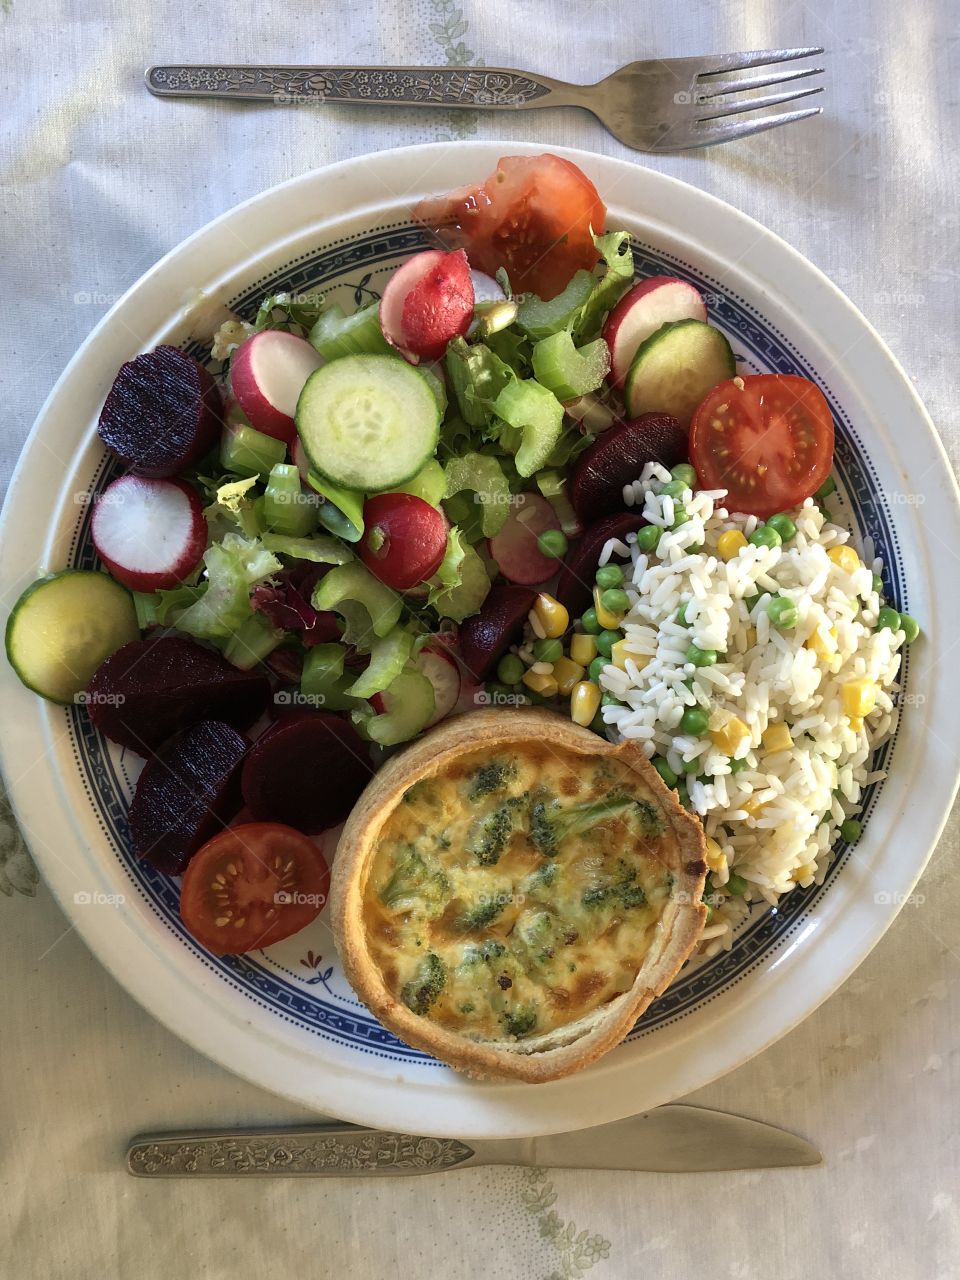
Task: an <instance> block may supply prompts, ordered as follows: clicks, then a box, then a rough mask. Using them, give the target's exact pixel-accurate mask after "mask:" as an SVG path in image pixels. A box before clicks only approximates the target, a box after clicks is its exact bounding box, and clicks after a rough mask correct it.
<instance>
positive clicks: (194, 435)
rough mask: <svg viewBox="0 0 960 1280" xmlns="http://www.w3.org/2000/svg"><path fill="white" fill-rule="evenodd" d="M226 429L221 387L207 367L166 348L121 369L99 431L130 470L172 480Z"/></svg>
mask: <svg viewBox="0 0 960 1280" xmlns="http://www.w3.org/2000/svg"><path fill="white" fill-rule="evenodd" d="M222 425H223V406H222V403H221V398H220V388H219V387H218V386H217V384H216V383H215V382H214V380H213V378H212V377H211V376H210V374H209V373H208V372H207V371H206V369H204V367H203V365H201V364H198V363H197V361H196V360H194V359H193V357H192V356H188V355H187V354H186V352H185V351H180V350H178V348H177V347H168V346H161V347H157V349H156V350H155V351H148V352H146V353H145V354H144V355H140V356H137V358H136V359H135V360H130V361H128V362H127V363H126V364H124V365H122V366H121V367H120V371H119V373H118V374H117V376H116V378H115V379H114V382H113V386H112V387H111V388H110V393H109V395H108V396H107V398H106V401H105V402H104V406H103V409H102V410H101V412H100V422H99V424H98V426H97V433H98V435H99V436H100V439H101V440H102V441H103V443H104V444H105V445H106V446H107V448H108V449H110V450H111V451H112V452H113V453H115V454H116V455H117V457H118V458H120V460H121V461H122V462H124V463H125V464H126V466H127V467H129V469H130V470H131V471H135V472H136V473H137V474H138V475H141V476H152V477H160V476H172V475H176V473H177V472H178V471H182V470H183V469H184V467H188V466H189V465H190V463H191V462H197V461H199V459H200V458H202V457H203V456H204V454H206V453H209V451H210V450H211V449H212V448H213V446H214V445H215V444H216V442H217V439H218V437H219V435H220V430H221V427H222Z"/></svg>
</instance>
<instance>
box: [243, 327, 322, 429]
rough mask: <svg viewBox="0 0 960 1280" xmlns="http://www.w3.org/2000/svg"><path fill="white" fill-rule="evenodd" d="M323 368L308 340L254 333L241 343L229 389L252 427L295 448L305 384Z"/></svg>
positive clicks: (273, 331) (272, 332) (270, 332)
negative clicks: (297, 422) (300, 399)
mask: <svg viewBox="0 0 960 1280" xmlns="http://www.w3.org/2000/svg"><path fill="white" fill-rule="evenodd" d="M322 364H323V357H322V356H320V355H319V354H318V353H317V352H316V351H314V349H313V347H312V346H311V345H310V343H309V342H307V341H306V339H305V338H298V337H297V336H296V334H294V333H284V332H283V331H282V330H280V329H267V330H265V331H264V332H263V333H255V334H254V335H253V337H252V338H248V339H247V340H246V342H244V343H242V344H241V345H240V346H239V347H238V348H237V350H236V352H235V353H234V357H233V360H232V361H231V364H230V385H231V387H232V388H233V394H234V395H235V396H236V398H237V403H238V404H239V405H240V408H241V409H242V410H243V412H244V413H245V414H246V415H247V417H248V418H249V419H250V425H251V426H252V427H256V429H257V430H258V431H262V432H263V434H264V435H267V436H273V437H274V438H275V439H276V440H283V441H285V442H286V443H287V444H288V445H292V444H293V442H294V441H295V440H296V438H297V425H296V422H295V421H294V418H295V415H296V412H297V401H298V400H299V398H300V392H301V391H302V390H303V387H304V383H305V382H306V381H307V379H308V378H309V377H310V375H311V373H315V372H316V371H317V369H319V368H320V366H321V365H322Z"/></svg>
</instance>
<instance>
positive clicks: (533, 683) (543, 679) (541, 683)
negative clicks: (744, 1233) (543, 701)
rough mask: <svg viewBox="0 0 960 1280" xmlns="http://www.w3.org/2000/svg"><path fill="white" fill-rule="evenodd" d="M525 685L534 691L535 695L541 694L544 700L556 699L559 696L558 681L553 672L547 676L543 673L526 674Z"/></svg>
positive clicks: (529, 672)
mask: <svg viewBox="0 0 960 1280" xmlns="http://www.w3.org/2000/svg"><path fill="white" fill-rule="evenodd" d="M523 683H524V684H525V685H526V686H527V688H528V689H532V690H533V692H534V693H539V694H540V695H541V696H542V697H544V698H554V697H556V695H557V680H556V677H555V676H554V675H553V673H552V672H550V673H549V674H547V673H546V672H541V671H527V672H525V673H524V676H523Z"/></svg>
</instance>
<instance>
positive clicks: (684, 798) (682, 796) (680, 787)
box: [676, 782, 690, 809]
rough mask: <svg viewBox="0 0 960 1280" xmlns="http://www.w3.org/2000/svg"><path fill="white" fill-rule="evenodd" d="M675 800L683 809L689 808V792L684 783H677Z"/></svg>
mask: <svg viewBox="0 0 960 1280" xmlns="http://www.w3.org/2000/svg"><path fill="white" fill-rule="evenodd" d="M676 791H677V799H678V800H679V802H680V803H681V804H682V805H683V807H684V808H685V809H689V808H690V792H689V791H688V790H687V784H686V783H685V782H678V783H677V786H676Z"/></svg>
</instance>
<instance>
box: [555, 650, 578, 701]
mask: <svg viewBox="0 0 960 1280" xmlns="http://www.w3.org/2000/svg"><path fill="white" fill-rule="evenodd" d="M553 678H554V679H555V680H556V682H557V688H558V689H559V691H560V693H561V694H562V695H563V696H564V697H565V698H566V697H568V696H569V695H570V694H571V693H572V692H573V686H574V685H575V684H577V683H578V682H579V681H580V680H582V679H583V667H582V666H581V665H580V663H579V662H574V661H573V659H572V658H567V657H563V658H558V659H557V660H556V662H555V663H554V664H553Z"/></svg>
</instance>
